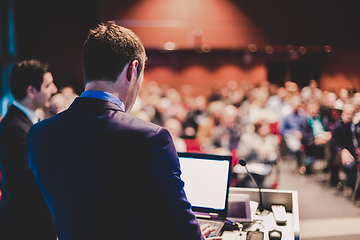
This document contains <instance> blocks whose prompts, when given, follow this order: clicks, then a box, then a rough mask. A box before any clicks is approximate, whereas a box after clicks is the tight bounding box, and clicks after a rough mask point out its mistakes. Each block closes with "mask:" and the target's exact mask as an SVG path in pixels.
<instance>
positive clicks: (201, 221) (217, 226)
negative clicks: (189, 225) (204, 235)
mask: <svg viewBox="0 0 360 240" xmlns="http://www.w3.org/2000/svg"><path fill="white" fill-rule="evenodd" d="M197 220H198V222H199V225H200V226H202V225H204V224H209V225H210V226H211V227H214V228H215V231H213V232H211V233H210V235H209V236H208V237H214V236H218V235H219V232H220V230H221V228H222V227H223V226H224V222H221V221H212V220H207V219H197Z"/></svg>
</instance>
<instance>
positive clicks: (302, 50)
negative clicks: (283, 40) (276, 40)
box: [299, 46, 306, 54]
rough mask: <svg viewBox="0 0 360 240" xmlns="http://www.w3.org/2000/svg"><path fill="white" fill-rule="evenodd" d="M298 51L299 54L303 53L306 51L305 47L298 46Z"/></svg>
mask: <svg viewBox="0 0 360 240" xmlns="http://www.w3.org/2000/svg"><path fill="white" fill-rule="evenodd" d="M299 52H300V53H301V54H305V53H306V47H302V46H301V47H299Z"/></svg>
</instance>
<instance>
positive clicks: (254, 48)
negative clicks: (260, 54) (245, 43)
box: [248, 43, 257, 52]
mask: <svg viewBox="0 0 360 240" xmlns="http://www.w3.org/2000/svg"><path fill="white" fill-rule="evenodd" d="M248 48H249V50H250V52H256V51H257V46H256V45H255V44H253V43H252V44H250V45H249V47H248Z"/></svg>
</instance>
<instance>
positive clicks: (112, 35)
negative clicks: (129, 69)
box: [83, 21, 146, 83]
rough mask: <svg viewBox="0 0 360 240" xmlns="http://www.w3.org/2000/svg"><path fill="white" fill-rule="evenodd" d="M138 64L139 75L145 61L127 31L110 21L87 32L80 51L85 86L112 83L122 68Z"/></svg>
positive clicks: (138, 43) (144, 54)
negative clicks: (81, 51)
mask: <svg viewBox="0 0 360 240" xmlns="http://www.w3.org/2000/svg"><path fill="white" fill-rule="evenodd" d="M134 60H138V61H139V66H138V68H137V70H138V71H137V74H138V76H139V75H140V72H141V71H142V69H143V67H144V65H145V60H146V53H145V48H144V46H143V45H142V43H141V42H140V39H139V38H138V36H136V35H135V33H133V32H132V31H131V30H130V29H127V28H124V27H121V26H119V25H117V24H116V23H115V22H113V21H109V22H107V23H105V24H99V25H98V27H97V28H95V29H93V30H90V32H89V35H88V38H87V40H86V41H85V44H84V48H83V65H84V78H85V83H87V82H91V81H96V80H106V81H110V82H115V81H116V80H117V78H118V76H119V74H120V73H121V72H122V71H123V70H124V67H125V66H126V64H128V63H130V62H132V61H134Z"/></svg>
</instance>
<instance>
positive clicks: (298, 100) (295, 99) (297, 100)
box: [290, 96, 301, 111]
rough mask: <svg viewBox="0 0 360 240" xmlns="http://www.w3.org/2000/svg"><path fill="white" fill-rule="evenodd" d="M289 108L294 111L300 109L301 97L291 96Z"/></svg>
mask: <svg viewBox="0 0 360 240" xmlns="http://www.w3.org/2000/svg"><path fill="white" fill-rule="evenodd" d="M290 104H291V107H292V108H293V110H294V111H297V110H298V109H299V108H300V107H301V97H300V96H293V97H292V98H291V102H290Z"/></svg>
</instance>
